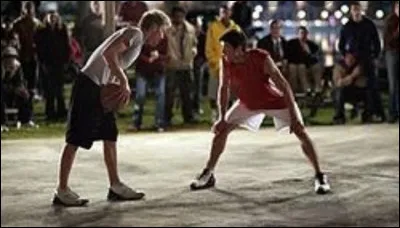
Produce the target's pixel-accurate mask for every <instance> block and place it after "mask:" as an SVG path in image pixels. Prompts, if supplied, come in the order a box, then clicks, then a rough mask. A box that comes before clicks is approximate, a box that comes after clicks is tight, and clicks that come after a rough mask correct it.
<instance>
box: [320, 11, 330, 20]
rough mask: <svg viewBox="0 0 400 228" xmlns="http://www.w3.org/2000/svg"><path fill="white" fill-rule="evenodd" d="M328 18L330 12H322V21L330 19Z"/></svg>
mask: <svg viewBox="0 0 400 228" xmlns="http://www.w3.org/2000/svg"><path fill="white" fill-rule="evenodd" d="M328 17H329V12H328V11H327V10H324V11H322V12H321V18H322V19H325V20H326V19H328Z"/></svg>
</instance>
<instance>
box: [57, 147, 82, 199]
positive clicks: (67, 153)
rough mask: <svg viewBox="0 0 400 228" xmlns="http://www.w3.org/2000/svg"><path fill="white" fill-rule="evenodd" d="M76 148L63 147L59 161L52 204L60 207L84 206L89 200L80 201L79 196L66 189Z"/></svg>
mask: <svg viewBox="0 0 400 228" xmlns="http://www.w3.org/2000/svg"><path fill="white" fill-rule="evenodd" d="M77 150H78V147H77V146H74V145H72V144H67V145H65V147H64V149H63V152H62V155H61V161H60V168H59V181H58V187H57V189H56V192H55V195H54V199H53V204H55V205H62V206H84V205H86V204H87V203H88V202H89V200H87V199H81V198H80V196H79V195H78V194H77V193H75V192H73V191H72V190H71V189H70V188H69V187H68V180H69V175H70V173H71V169H72V165H73V163H74V160H75V156H76V151H77Z"/></svg>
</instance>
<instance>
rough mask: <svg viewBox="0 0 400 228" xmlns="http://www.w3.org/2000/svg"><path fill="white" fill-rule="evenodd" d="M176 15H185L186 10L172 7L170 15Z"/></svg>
mask: <svg viewBox="0 0 400 228" xmlns="http://www.w3.org/2000/svg"><path fill="white" fill-rule="evenodd" d="M176 13H183V14H186V10H185V8H183V7H182V6H174V7H173V8H172V11H171V14H172V15H175V14H176Z"/></svg>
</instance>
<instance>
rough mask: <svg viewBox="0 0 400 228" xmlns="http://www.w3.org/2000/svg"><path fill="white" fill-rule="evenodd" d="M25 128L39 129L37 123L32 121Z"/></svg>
mask: <svg viewBox="0 0 400 228" xmlns="http://www.w3.org/2000/svg"><path fill="white" fill-rule="evenodd" d="M25 126H26V127H27V128H36V129H37V128H39V125H37V124H36V123H35V122H33V121H32V120H31V121H29V122H28V123H26V124H25Z"/></svg>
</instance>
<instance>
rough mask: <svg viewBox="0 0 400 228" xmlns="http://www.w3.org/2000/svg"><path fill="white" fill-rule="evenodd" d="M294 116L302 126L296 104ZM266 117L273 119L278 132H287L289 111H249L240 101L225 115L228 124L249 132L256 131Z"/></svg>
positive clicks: (289, 122)
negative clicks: (295, 115)
mask: <svg viewBox="0 0 400 228" xmlns="http://www.w3.org/2000/svg"><path fill="white" fill-rule="evenodd" d="M295 107H296V114H297V117H298V118H299V120H300V121H301V123H302V124H304V121H303V117H302V115H301V112H300V109H299V107H298V105H297V104H295ZM266 116H269V117H273V118H274V123H275V128H276V130H277V131H279V132H289V130H290V125H291V118H290V113H289V109H278V110H249V109H248V108H247V107H246V106H245V105H243V104H242V103H241V102H240V100H238V101H236V102H235V104H234V105H233V106H232V107H231V108H230V109H229V111H228V112H227V114H226V120H227V123H229V124H234V125H238V126H240V127H243V128H245V129H247V130H250V131H254V132H256V131H258V130H259V129H260V127H261V125H262V123H263V121H264V118H265V117H266Z"/></svg>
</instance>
